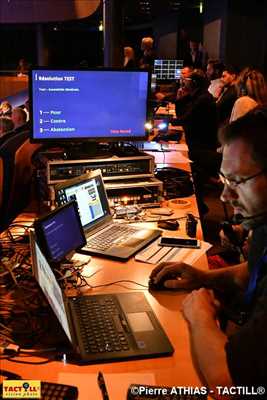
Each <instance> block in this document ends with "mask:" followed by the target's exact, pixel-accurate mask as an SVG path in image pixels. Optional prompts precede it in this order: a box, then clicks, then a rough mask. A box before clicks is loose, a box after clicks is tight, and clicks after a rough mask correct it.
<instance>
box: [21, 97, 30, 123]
mask: <svg viewBox="0 0 267 400" xmlns="http://www.w3.org/2000/svg"><path fill="white" fill-rule="evenodd" d="M21 108H22V109H23V110H24V111H25V113H26V115H27V121H29V119H30V101H29V99H27V100H26V101H25V103H24V104H23V105H22V106H21Z"/></svg>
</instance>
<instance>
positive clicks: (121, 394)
mask: <svg viewBox="0 0 267 400" xmlns="http://www.w3.org/2000/svg"><path fill="white" fill-rule="evenodd" d="M103 375H104V379H105V383H106V386H107V391H108V394H109V400H125V399H126V398H127V390H128V388H129V386H130V385H131V384H133V383H139V384H144V385H155V377H154V374H153V373H151V374H148V373H144V374H141V373H140V374H139V373H125V374H106V373H103ZM58 383H64V384H66V385H70V384H71V385H74V386H77V387H78V390H79V400H88V399H94V400H103V397H102V394H101V391H100V389H99V387H98V384H97V374H84V373H82V374H75V373H60V374H59V375H58Z"/></svg>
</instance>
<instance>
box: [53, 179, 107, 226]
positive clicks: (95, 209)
mask: <svg viewBox="0 0 267 400" xmlns="http://www.w3.org/2000/svg"><path fill="white" fill-rule="evenodd" d="M56 197H57V202H58V204H59V205H61V204H65V203H67V202H68V201H70V200H76V201H77V204H78V210H79V214H80V218H81V223H82V226H83V228H84V230H88V229H91V228H92V227H93V226H95V225H96V224H98V223H99V222H101V221H103V220H104V219H105V218H106V217H107V216H110V215H111V214H110V209H109V205H108V199H107V195H106V191H105V188H104V183H103V180H102V176H101V173H100V172H99V173H97V172H96V171H95V172H94V173H92V174H85V175H83V176H80V177H78V178H75V179H72V180H71V181H69V182H67V183H66V184H63V185H59V186H58V187H56Z"/></svg>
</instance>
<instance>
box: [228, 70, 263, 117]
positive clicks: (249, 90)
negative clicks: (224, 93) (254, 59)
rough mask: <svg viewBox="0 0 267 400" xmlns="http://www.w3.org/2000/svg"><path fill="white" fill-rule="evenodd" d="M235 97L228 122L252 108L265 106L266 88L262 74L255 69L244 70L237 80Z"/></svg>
mask: <svg viewBox="0 0 267 400" xmlns="http://www.w3.org/2000/svg"><path fill="white" fill-rule="evenodd" d="M236 87H237V95H238V99H237V100H236V101H235V103H234V106H233V109H232V113H231V117H230V122H232V121H235V120H236V119H237V118H240V117H242V116H243V115H245V114H246V113H247V112H248V111H250V110H252V109H253V108H255V107H257V106H260V105H264V104H267V87H266V82H265V79H264V76H263V74H262V73H261V72H260V71H258V70H257V69H253V68H245V69H243V70H242V71H241V73H240V75H239V77H238V80H237V84H236Z"/></svg>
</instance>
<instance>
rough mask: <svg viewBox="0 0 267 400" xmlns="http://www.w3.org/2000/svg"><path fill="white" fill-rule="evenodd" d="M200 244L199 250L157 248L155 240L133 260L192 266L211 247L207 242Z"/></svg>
mask: <svg viewBox="0 0 267 400" xmlns="http://www.w3.org/2000/svg"><path fill="white" fill-rule="evenodd" d="M200 243H201V247H200V249H187V248H182V247H169V246H159V239H157V240H155V241H154V242H152V244H150V245H149V246H147V247H145V248H144V249H143V250H141V251H140V252H139V253H137V254H136V256H135V260H136V261H141V262H145V263H148V264H158V263H159V262H168V261H175V262H184V263H187V264H194V263H195V262H196V261H197V260H198V259H199V258H200V257H201V256H203V255H204V254H205V253H206V252H207V251H208V250H209V249H210V248H211V247H212V245H211V244H210V243H208V242H203V241H200Z"/></svg>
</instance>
